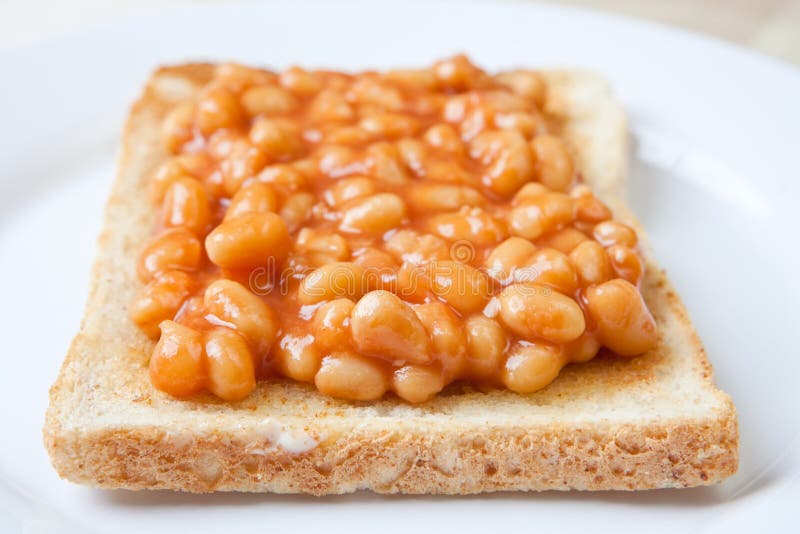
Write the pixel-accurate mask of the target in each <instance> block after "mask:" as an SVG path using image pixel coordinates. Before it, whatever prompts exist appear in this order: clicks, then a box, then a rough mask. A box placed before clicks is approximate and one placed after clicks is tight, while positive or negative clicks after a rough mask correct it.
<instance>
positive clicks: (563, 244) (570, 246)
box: [537, 226, 589, 254]
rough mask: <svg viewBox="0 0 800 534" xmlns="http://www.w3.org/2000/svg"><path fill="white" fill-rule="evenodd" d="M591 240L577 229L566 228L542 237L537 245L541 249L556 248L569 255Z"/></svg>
mask: <svg viewBox="0 0 800 534" xmlns="http://www.w3.org/2000/svg"><path fill="white" fill-rule="evenodd" d="M587 240H589V238H588V237H586V234H584V233H583V232H581V231H580V230H576V229H575V228H571V227H569V226H568V227H566V228H562V229H561V230H556V231H555V232H552V233H550V234H547V235H545V236H544V237H540V238H539V239H538V240H537V244H538V245H539V246H540V247H546V248H554V249H556V250H558V251H559V252H563V253H564V254H569V253H570V252H572V251H573V250H574V249H575V247H577V246H578V245H580V244H581V243H584V242H586V241H587Z"/></svg>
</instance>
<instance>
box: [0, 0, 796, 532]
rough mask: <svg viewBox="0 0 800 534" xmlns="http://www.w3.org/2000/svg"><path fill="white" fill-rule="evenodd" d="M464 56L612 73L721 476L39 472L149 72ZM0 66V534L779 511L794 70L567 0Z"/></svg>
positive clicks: (242, 28)
mask: <svg viewBox="0 0 800 534" xmlns="http://www.w3.org/2000/svg"><path fill="white" fill-rule="evenodd" d="M462 50H463V51H467V52H469V53H470V54H471V55H472V56H473V58H474V59H475V60H476V61H478V62H479V63H480V64H482V65H484V66H486V67H487V68H490V69H497V68H502V67H510V66H514V65H519V66H535V65H537V66H538V65H541V66H548V65H553V66H555V65H560V66H570V67H585V68H589V69H594V70H597V71H599V72H602V73H604V74H605V75H607V76H608V77H609V79H610V80H611V81H612V83H613V85H614V87H615V89H616V91H617V93H618V95H619V97H620V98H621V99H622V101H623V103H624V104H625V106H626V108H627V109H628V111H629V113H630V117H631V125H632V130H633V133H634V137H635V147H636V150H635V161H634V162H633V174H632V179H631V196H632V202H633V206H634V208H635V211H636V212H637V213H638V215H639V216H640V217H641V219H642V221H643V222H644V225H645V227H646V228H647V230H648V231H649V232H650V235H651V238H652V241H653V243H654V244H655V247H656V252H657V254H658V257H659V258H660V260H661V262H662V264H663V265H664V266H665V267H666V268H667V269H668V270H669V272H670V275H671V277H672V279H673V281H674V283H675V284H676V285H677V287H678V289H679V291H680V293H681V294H682V296H683V298H684V300H685V302H686V304H687V306H688V308H689V310H690V311H691V313H692V316H693V318H694V320H695V324H696V325H697V328H698V330H699V331H700V334H701V336H702V338H703V340H704V341H705V344H706V347H707V349H708V353H709V355H710V357H711V360H712V362H713V363H714V366H715V369H716V374H717V380H718V382H719V384H720V386H721V387H722V388H723V389H725V390H726V391H728V392H729V393H730V394H731V395H732V396H733V398H734V401H735V402H736V405H737V407H738V409H739V415H740V424H741V468H740V471H739V473H738V474H737V475H736V476H734V477H733V478H731V479H730V480H729V481H727V482H726V483H724V484H722V485H721V486H718V487H714V488H701V489H691V490H666V491H653V492H640V493H634V494H629V493H613V492H601V493H595V494H587V493H555V492H551V493H544V494H500V495H489V496H476V497H468V498H444V497H438V498H424V497H381V496H375V495H371V494H358V495H355V496H346V497H338V498H327V499H314V498H308V497H291V496H269V495H238V494H231V495H221V494H220V495H207V496H192V495H182V494H173V493H169V492H157V493H132V492H110V491H98V490H91V489H87V488H83V487H78V486H74V485H72V484H69V483H67V482H63V481H61V480H59V479H58V477H57V476H56V475H55V473H54V472H53V470H52V469H51V467H50V464H49V461H48V459H47V455H46V454H45V451H44V449H43V446H42V443H41V430H40V429H41V426H42V420H43V413H44V410H45V407H46V403H47V388H48V386H49V385H50V384H51V383H52V381H53V380H54V379H55V377H56V373H57V371H58V368H59V365H60V363H61V359H62V356H63V355H64V353H65V352H66V349H67V345H68V343H69V340H70V338H71V336H72V335H73V334H74V333H75V332H76V330H77V328H78V323H79V319H80V315H81V310H82V306H83V302H84V298H85V288H86V285H87V275H88V272H89V267H90V262H91V260H92V255H93V246H94V239H95V236H96V234H97V232H98V229H99V226H100V218H101V212H102V207H103V203H104V199H105V197H106V194H107V192H108V189H109V186H110V183H111V180H112V177H113V174H114V164H113V159H114V154H115V151H116V148H115V147H116V144H117V140H118V136H119V131H120V126H121V124H122V120H123V118H124V115H125V113H126V111H127V107H128V105H129V103H130V102H131V101H132V99H133V98H134V97H135V95H136V93H137V91H138V90H139V88H140V87H141V85H142V83H143V81H144V80H145V79H146V77H147V75H148V73H149V71H150V70H151V69H152V68H153V67H155V66H156V65H158V64H160V63H170V62H178V61H184V60H189V59H230V58H234V59H237V60H239V61H245V62H254V63H260V64H266V65H270V66H273V67H284V66H287V65H289V64H292V63H302V64H304V65H310V66H330V67H345V68H349V69H356V68H362V67H381V66H386V65H408V66H414V65H424V64H427V63H429V62H431V61H432V60H434V59H435V58H438V57H441V56H445V55H447V54H450V53H453V52H456V51H462ZM0 73H2V74H0V80H1V81H0V281H2V282H0V283H2V297H3V298H2V302H0V325H2V326H1V327H0V328H2V336H0V339H2V341H3V348H2V357H1V358H0V396H1V398H0V410H2V412H3V413H2V421H3V422H2V429H3V430H2V439H0V485H1V486H2V487H1V488H0V500H2V501H3V502H4V503H5V505H0V512H2V513H0V530H6V531H20V530H24V531H27V532H73V531H97V532H109V531H113V532H119V533H123V532H137V533H138V532H161V531H164V532H176V531H178V530H180V529H185V530H189V531H191V532H193V533H199V532H207V531H208V532H211V531H215V530H217V529H219V528H221V527H226V528H227V529H228V530H227V532H246V531H247V532H251V531H253V530H255V529H262V530H269V531H272V532H285V531H288V530H289V529H295V528H297V527H303V528H304V529H306V530H308V531H312V530H318V529H325V531H327V532H330V531H346V532H352V531H358V530H364V529H367V528H370V529H372V528H376V529H380V530H381V531H385V532H394V531H398V532H399V531H402V532H412V531H429V530H432V529H439V530H442V529H445V530H447V529H450V528H451V527H458V529H459V530H460V531H461V532H471V531H481V532H487V529H492V528H493V527H496V526H498V525H499V526H500V527H501V528H513V529H515V530H519V529H520V528H523V529H526V530H528V529H531V530H532V529H534V528H537V527H540V526H550V527H553V526H557V528H558V529H559V530H560V531H564V532H571V531H575V532H585V531H586V530H587V529H590V530H597V529H598V526H600V525H602V526H605V527H613V528H614V530H616V531H618V532H621V531H631V532H645V531H646V532H652V531H655V530H663V531H666V530H669V531H671V532H684V531H687V532H688V531H695V530H703V531H720V532H730V531H732V530H738V529H740V528H747V527H748V526H752V527H754V528H763V527H764V526H765V525H767V526H776V525H778V524H783V525H785V527H786V529H787V530H788V526H789V525H793V524H794V517H793V514H792V513H791V512H792V507H793V506H796V504H795V503H796V502H797V499H798V497H800V454H798V443H800V441H799V440H798V429H799V428H800V424H799V421H800V413H798V406H799V405H800V403H799V402H798V400H800V393H798V392H799V391H800V387H798V377H799V376H800V358H798V349H797V346H798V344H797V341H796V340H797V326H796V324H795V323H796V318H797V315H798V314H797V308H796V303H797V302H798V301H800V284H798V282H797V276H796V273H797V272H800V261H798V248H800V247H799V246H798V238H797V232H798V231H800V216H798V211H799V210H798V209H797V198H798V196H800V186H798V177H799V176H798V171H797V168H798V165H797V157H798V154H797V152H798V149H800V126H799V125H800V105H799V104H798V97H799V96H800V74H798V72H797V71H795V70H792V69H791V68H789V67H787V66H785V65H782V64H779V63H778V62H775V61H772V60H769V59H766V58H763V57H761V56H758V55H756V54H753V53H751V52H748V51H745V50H741V49H737V48H734V47H732V46H730V45H726V44H722V43H720V42H717V41H713V40H709V39H706V38H702V37H698V36H695V35H692V34H688V33H685V32H681V31H677V30H673V29H668V28H664V27H662V26H657V25H653V24H645V23H642V22H638V21H633V20H629V19H624V18H618V17H611V16H606V15H600V14H597V13H592V12H587V11H583V10H576V9H564V8H556V7H545V6H538V5H537V6H533V5H523V4H500V5H480V4H470V5H460V6H456V5H454V4H435V5H434V6H424V7H423V6H421V5H420V6H416V7H412V6H410V5H408V4H403V3H401V2H395V3H393V4H391V6H385V5H376V4H374V3H372V4H367V3H364V4H348V5H338V6H333V5H329V4H319V5H309V4H305V5H294V6H278V5H274V6H263V5H262V6H257V5H249V6H238V7H237V6H224V7H220V6H204V7H200V8H193V9H190V10H180V11H175V12H172V13H169V14H166V15H164V16H159V17H157V18H148V19H142V20H136V21H131V22H128V23H125V24H119V25H116V26H113V27H109V28H105V29H99V30H96V31H92V32H89V33H84V34H80V35H74V36H71V37H68V38H64V39H61V40H59V41H56V42H51V43H47V44H43V45H40V46H36V47H33V48H27V49H21V50H16V51H11V52H6V53H3V54H0ZM2 527H6V528H5V529H3V528H2ZM411 529H414V530H411Z"/></svg>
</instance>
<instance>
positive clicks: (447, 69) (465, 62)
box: [432, 55, 481, 91]
mask: <svg viewBox="0 0 800 534" xmlns="http://www.w3.org/2000/svg"><path fill="white" fill-rule="evenodd" d="M432 70H433V74H434V75H435V76H436V79H437V80H438V81H439V84H440V85H442V86H444V87H446V88H448V89H452V90H456V91H464V90H466V89H470V88H472V87H473V86H475V84H476V83H478V81H479V79H480V78H481V72H480V71H479V70H478V69H477V68H475V66H474V65H473V64H472V63H470V61H469V59H467V57H466V56H464V55H457V56H454V57H452V58H450V59H445V60H442V61H437V62H436V63H434V64H433V69H432Z"/></svg>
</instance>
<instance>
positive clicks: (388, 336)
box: [350, 290, 431, 365]
mask: <svg viewBox="0 0 800 534" xmlns="http://www.w3.org/2000/svg"><path fill="white" fill-rule="evenodd" d="M350 331H351V332H352V334H353V343H354V345H355V348H356V350H358V352H360V353H361V354H366V355H369V356H374V357H376V358H383V359H385V360H388V361H390V362H395V361H396V362H410V363H416V364H423V365H424V364H427V363H430V361H431V353H430V342H429V341H428V335H427V334H426V333H425V327H424V326H423V325H422V323H421V322H420V320H419V318H418V317H417V315H416V314H415V313H414V311H413V310H412V309H411V308H410V307H409V306H408V304H406V303H405V302H403V301H402V300H400V299H399V298H398V297H397V296H396V295H394V294H393V293H390V292H388V291H382V290H377V291H370V292H369V293H367V294H366V295H364V296H363V297H361V300H359V301H358V302H357V303H356V305H355V308H353V312H352V314H351V316H350Z"/></svg>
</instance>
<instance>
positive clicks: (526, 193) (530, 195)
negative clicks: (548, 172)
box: [511, 182, 550, 206]
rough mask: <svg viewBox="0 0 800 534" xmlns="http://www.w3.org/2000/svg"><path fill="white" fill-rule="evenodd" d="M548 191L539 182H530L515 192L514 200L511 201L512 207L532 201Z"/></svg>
mask: <svg viewBox="0 0 800 534" xmlns="http://www.w3.org/2000/svg"><path fill="white" fill-rule="evenodd" d="M549 192H550V190H549V189H547V188H546V187H545V186H543V185H542V184H540V183H539V182H530V183H527V184H525V185H523V186H522V187H521V188H520V189H519V191H517V192H516V194H515V195H514V198H513V199H511V205H512V206H520V205H522V204H527V203H529V202H532V201H534V200H535V199H537V198H538V197H539V196H541V195H543V194H544V193H549Z"/></svg>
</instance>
